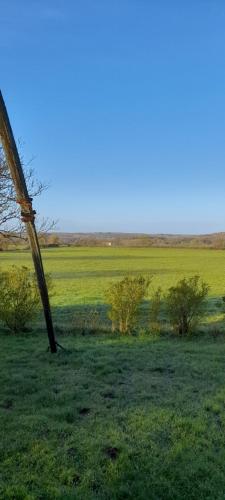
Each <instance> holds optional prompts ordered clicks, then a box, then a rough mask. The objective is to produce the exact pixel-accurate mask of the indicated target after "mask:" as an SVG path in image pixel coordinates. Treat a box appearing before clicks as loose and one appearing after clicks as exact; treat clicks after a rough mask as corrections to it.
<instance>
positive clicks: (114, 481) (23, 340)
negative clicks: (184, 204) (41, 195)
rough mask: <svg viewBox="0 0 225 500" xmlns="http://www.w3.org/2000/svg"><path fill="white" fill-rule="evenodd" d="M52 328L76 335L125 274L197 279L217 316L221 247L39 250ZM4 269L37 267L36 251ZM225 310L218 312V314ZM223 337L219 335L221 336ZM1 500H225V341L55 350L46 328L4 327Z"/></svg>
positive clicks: (223, 279)
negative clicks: (83, 311) (86, 311)
mask: <svg viewBox="0 0 225 500" xmlns="http://www.w3.org/2000/svg"><path fill="white" fill-rule="evenodd" d="M43 257H44V264H45V268H46V271H47V272H50V273H51V274H52V277H53V280H54V285H55V293H54V296H53V298H52V304H53V313H54V318H55V323H56V324H59V325H63V326H65V327H66V329H67V330H68V331H69V325H70V322H71V318H72V317H73V315H74V312H76V313H78V314H79V310H80V308H81V307H82V306H83V304H84V303H85V304H87V305H91V304H99V303H100V304H101V303H103V300H104V290H105V288H107V286H108V284H109V283H110V282H111V281H112V280H114V279H118V278H120V277H122V276H124V274H126V273H127V272H133V273H134V272H136V273H140V272H141V273H144V274H152V275H153V286H154V287H157V286H158V285H161V286H162V288H163V289H164V290H166V289H167V288H168V287H169V286H170V285H172V284H174V283H175V282H176V281H177V280H178V279H180V278H181V277H183V276H191V275H193V274H196V273H199V274H200V275H201V276H202V278H203V279H205V280H206V281H207V282H208V283H209V284H210V286H211V289H210V298H209V316H210V317H211V320H213V321H216V320H218V318H219V319H221V317H222V313H221V311H219V310H218V308H217V307H216V304H217V302H218V300H219V299H220V297H221V295H223V294H224V291H225V273H224V268H225V266H224V263H225V252H223V251H212V250H183V249H182V250H178V249H129V248H124V249H119V248H85V249H84V248H65V249H64V248H63V249H51V250H45V251H43ZM0 259H1V267H2V268H7V267H8V266H10V265H11V264H17V265H27V266H32V262H31V259H30V255H29V252H8V253H3V252H2V253H1V255H0ZM218 311H219V312H218ZM214 333H216V332H214ZM0 335H1V349H0V421H1V425H0V499H1V500H6V499H12V500H36V499H43V500H53V499H62V500H64V499H65V500H72V499H77V500H92V499H93V500H111V499H112V500H113V499H114V500H121V499H138V500H139V499H140V500H146V499H150V500H195V499H200V500H201V499H202V500H203V499H204V500H207V499H208V500H217V499H218V500H221V499H225V465H224V464H225V362H224V360H225V341H224V339H225V337H224V335H223V334H222V335H219V334H218V335H217V334H214V335H199V336H197V337H196V338H194V339H191V338H189V339H181V340H180V339H177V338H175V337H166V336H164V337H162V338H158V339H157V338H153V337H151V336H150V335H145V336H139V337H135V336H130V337H129V336H127V337H119V336H117V335H112V334H109V333H107V334H101V335H98V334H96V335H87V336H81V335H72V336H71V335H62V336H61V337H60V336H59V341H60V342H61V343H62V344H63V346H64V347H65V348H66V351H62V350H61V351H59V352H58V353H57V354H56V355H51V354H50V353H49V352H47V350H46V347H47V339H46V335H45V334H44V332H43V323H40V325H39V323H38V325H37V328H36V329H35V327H34V328H33V331H32V332H30V333H27V334H21V335H18V336H13V335H10V334H8V333H7V332H6V330H1V332H0Z"/></svg>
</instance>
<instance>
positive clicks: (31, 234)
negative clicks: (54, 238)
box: [0, 91, 57, 353]
mask: <svg viewBox="0 0 225 500" xmlns="http://www.w3.org/2000/svg"><path fill="white" fill-rule="evenodd" d="M0 139H1V142H2V146H3V149H4V153H5V156H6V160H7V164H8V167H9V170H10V173H11V176H12V180H13V183H14V187H15V191H16V196H17V203H19V205H20V207H21V218H22V221H23V222H24V223H25V225H26V229H27V234H28V238H29V242H30V247H31V252H32V258H33V262H34V268H35V272H36V276H37V282H38V287H39V290H40V295H41V300H42V305H43V310H44V315H45V321H46V327H47V332H48V338H49V345H50V349H51V352H52V353H54V352H56V351H57V343H56V340H55V335H54V328H53V323H52V315H51V308H50V303H49V296H48V288H47V284H46V279H45V274H44V268H43V263H42V258H41V252H40V246H39V242H38V237H37V232H36V228H35V213H36V212H35V211H34V210H33V207H32V198H30V196H29V194H28V190H27V186H26V181H25V177H24V173H23V168H22V165H21V161H20V157H19V154H18V150H17V147H16V143H15V139H14V136H13V131H12V128H11V125H10V121H9V117H8V113H7V109H6V106H5V103H4V100H3V97H2V93H1V91H0Z"/></svg>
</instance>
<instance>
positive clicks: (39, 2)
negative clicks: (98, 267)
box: [0, 0, 225, 233]
mask: <svg viewBox="0 0 225 500" xmlns="http://www.w3.org/2000/svg"><path fill="white" fill-rule="evenodd" d="M0 15H1V32H0V45H1V79H0V87H1V88H2V91H3V94H4V97H5V101H6V104H7V106H8V111H9V114H10V118H11V122H12V125H13V128H14V133H15V137H16V138H17V139H19V138H21V139H22V140H23V142H24V145H23V155H24V156H25V158H26V159H27V160H29V158H30V157H32V156H34V157H35V160H34V163H33V166H34V167H35V169H36V172H37V175H38V177H39V178H41V179H43V180H46V181H50V182H51V188H50V190H49V191H48V192H47V193H45V194H44V195H43V196H42V198H40V200H39V201H38V202H36V207H37V208H38V209H39V211H40V213H41V214H43V215H48V216H49V217H51V218H55V219H59V224H58V229H59V230H64V231H128V232H132V231H135V232H136V231H137V232H150V233H151V232H166V233H167V232H170V233H171V232H173V233H177V232H180V233H198V232H201V233H204V232H212V231H224V230H225V2H224V0H215V1H212V0H188V1H181V0H177V1H175V0H170V1H168V0H152V1H151V0H64V1H63V0H36V1H34V0H20V1H18V0H11V1H8V0H0Z"/></svg>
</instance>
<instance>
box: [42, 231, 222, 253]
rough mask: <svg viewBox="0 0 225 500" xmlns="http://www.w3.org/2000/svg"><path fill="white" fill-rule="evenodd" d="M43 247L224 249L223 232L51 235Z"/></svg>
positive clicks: (47, 237)
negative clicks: (202, 233)
mask: <svg viewBox="0 0 225 500" xmlns="http://www.w3.org/2000/svg"><path fill="white" fill-rule="evenodd" d="M41 238H42V239H43V238H44V240H45V242H44V241H42V243H43V245H44V246H45V244H46V246H49V245H51V246H55V245H57V246H58V245H70V246H108V247H168V248H171V247H179V248H180V247H183V248H186V247H188V248H189V247H190V248H217V249H225V232H224V233H213V234H205V235H173V234H155V235H151V234H137V233H110V232H109V233H51V234H47V235H44V236H43V237H41Z"/></svg>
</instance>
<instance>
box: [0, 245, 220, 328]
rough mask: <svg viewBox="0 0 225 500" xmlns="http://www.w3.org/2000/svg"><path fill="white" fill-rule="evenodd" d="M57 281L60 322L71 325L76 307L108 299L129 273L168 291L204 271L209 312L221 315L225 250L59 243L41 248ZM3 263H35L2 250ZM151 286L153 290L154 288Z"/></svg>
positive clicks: (25, 254)
mask: <svg viewBox="0 0 225 500" xmlns="http://www.w3.org/2000/svg"><path fill="white" fill-rule="evenodd" d="M42 255H43V260H44V266H45V269H46V271H47V272H50V273H51V275H52V278H53V282H54V296H53V297H52V306H53V310H54V316H55V320H56V322H57V323H60V324H64V325H66V324H69V323H70V321H71V315H73V313H74V311H76V310H77V307H80V306H83V305H84V304H96V303H102V302H104V290H105V289H106V288H107V286H108V285H109V284H110V283H111V282H112V281H113V280H116V279H119V278H121V277H123V276H124V275H125V274H126V273H144V274H150V275H152V276H153V280H152V287H154V288H156V287H157V286H159V285H160V286H161V287H162V288H163V290H166V289H167V288H168V287H169V286H171V285H173V284H175V283H176V282H177V281H178V280H179V279H180V278H181V277H184V276H193V275H194V274H200V276H201V277H202V278H203V279H204V280H205V281H206V282H207V283H208V284H209V285H210V287H211V288H210V294H209V296H210V300H209V306H208V309H209V316H214V319H218V314H219V313H218V310H217V308H216V304H217V299H220V298H221V296H222V295H224V294H225V252H224V251H218V250H204V249H203V250H193V249H164V248H162V249H157V248H154V249H151V248H61V249H48V250H44V251H42ZM0 259H1V267H2V268H5V267H8V266H10V265H11V264H17V265H27V266H32V262H31V257H30V253H29V252H2V253H1V255H0ZM152 287H150V293H151V288H152Z"/></svg>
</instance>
